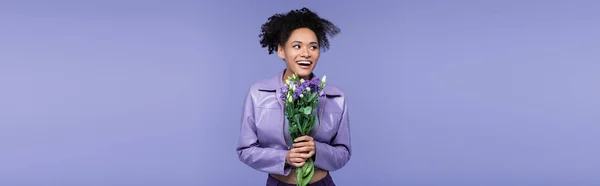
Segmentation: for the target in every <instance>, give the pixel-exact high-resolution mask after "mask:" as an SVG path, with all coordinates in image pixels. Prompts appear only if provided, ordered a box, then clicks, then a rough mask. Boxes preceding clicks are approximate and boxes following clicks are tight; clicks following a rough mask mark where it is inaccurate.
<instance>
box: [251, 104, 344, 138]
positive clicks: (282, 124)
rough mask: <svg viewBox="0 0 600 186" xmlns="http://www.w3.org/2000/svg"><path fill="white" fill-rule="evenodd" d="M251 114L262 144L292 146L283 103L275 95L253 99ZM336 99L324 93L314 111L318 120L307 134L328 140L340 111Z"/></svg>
mask: <svg viewBox="0 0 600 186" xmlns="http://www.w3.org/2000/svg"><path fill="white" fill-rule="evenodd" d="M256 101H257V102H256V103H255V110H254V118H255V126H256V131H257V136H258V140H259V143H260V144H261V146H271V147H273V146H288V147H289V146H291V144H292V139H290V137H289V123H288V121H287V119H286V117H285V113H284V109H285V106H284V105H283V104H282V103H281V102H280V101H279V100H278V99H277V96H276V95H273V96H264V97H263V98H262V99H258V100H256ZM338 101H339V100H337V99H336V98H330V97H326V96H323V97H321V98H319V107H318V109H317V110H316V111H315V113H316V114H317V122H316V123H315V126H314V127H313V129H312V131H311V133H310V136H312V137H313V139H314V140H316V141H319V142H322V143H329V142H330V141H331V139H333V137H334V136H335V135H336V133H337V129H338V127H339V124H340V121H341V115H342V109H341V106H340V103H338Z"/></svg>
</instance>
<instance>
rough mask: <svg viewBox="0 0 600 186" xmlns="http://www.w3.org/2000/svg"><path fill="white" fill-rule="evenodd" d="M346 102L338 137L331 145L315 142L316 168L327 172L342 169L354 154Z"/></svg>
mask: <svg viewBox="0 0 600 186" xmlns="http://www.w3.org/2000/svg"><path fill="white" fill-rule="evenodd" d="M347 109H348V108H347V106H346V101H344V107H343V111H342V117H341V120H340V124H339V126H338V130H337V133H336V135H335V136H334V137H333V139H332V140H331V143H329V144H328V143H322V142H318V141H315V148H316V149H315V151H316V152H315V156H314V158H315V167H319V168H321V169H323V170H327V171H335V170H338V169H341V168H342V167H344V166H345V165H346V163H348V161H349V160H350V156H351V154H352V148H351V144H350V122H349V119H348V110H347Z"/></svg>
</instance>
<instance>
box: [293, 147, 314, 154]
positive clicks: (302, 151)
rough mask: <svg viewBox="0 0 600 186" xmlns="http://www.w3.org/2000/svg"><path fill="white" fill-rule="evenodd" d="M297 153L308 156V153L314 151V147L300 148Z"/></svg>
mask: <svg viewBox="0 0 600 186" xmlns="http://www.w3.org/2000/svg"><path fill="white" fill-rule="evenodd" d="M296 149H297V150H296V152H297V153H303V154H306V153H308V152H310V151H311V150H312V149H314V148H313V147H300V148H296Z"/></svg>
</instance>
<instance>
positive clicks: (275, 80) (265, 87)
mask: <svg viewBox="0 0 600 186" xmlns="http://www.w3.org/2000/svg"><path fill="white" fill-rule="evenodd" d="M283 74H285V69H284V70H283V72H281V73H279V75H277V76H274V77H272V78H271V79H268V80H267V81H266V83H263V84H261V85H260V86H259V87H258V89H259V90H260V91H267V92H276V93H278V94H280V93H281V87H283V86H284V84H283V81H282V79H283ZM312 76H313V77H318V76H316V75H315V74H314V73H313V74H312ZM322 94H325V95H326V96H327V97H337V96H341V92H339V91H338V90H337V89H335V88H331V86H328V85H325V88H323V92H322Z"/></svg>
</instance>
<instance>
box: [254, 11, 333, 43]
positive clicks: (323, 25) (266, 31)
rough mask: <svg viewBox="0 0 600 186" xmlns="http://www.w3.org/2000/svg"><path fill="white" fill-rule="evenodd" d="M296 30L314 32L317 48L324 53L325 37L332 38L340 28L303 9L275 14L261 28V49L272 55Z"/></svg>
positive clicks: (326, 40)
mask: <svg viewBox="0 0 600 186" xmlns="http://www.w3.org/2000/svg"><path fill="white" fill-rule="evenodd" d="M298 28H308V29H310V30H312V31H313V32H315V34H316V35H317V39H318V41H319V47H321V48H322V49H323V50H324V51H325V50H327V49H329V39H328V38H327V35H329V36H330V37H333V36H336V35H337V34H338V33H339V32H340V28H338V27H337V26H335V25H334V24H333V23H331V22H330V21H328V20H326V19H323V18H321V17H319V16H318V15H317V14H316V13H314V12H312V11H310V10H309V9H308V8H306V7H304V8H302V9H299V10H292V11H290V12H288V13H287V14H275V15H273V16H271V17H269V19H268V21H267V22H266V23H265V24H263V25H262V26H261V34H260V35H258V37H260V38H261V39H260V44H261V45H262V48H265V47H268V49H269V54H273V53H274V51H275V50H277V46H278V45H279V44H281V45H282V46H283V45H284V44H285V42H286V41H287V40H288V39H289V37H290V34H291V33H292V31H294V30H296V29H298Z"/></svg>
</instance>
